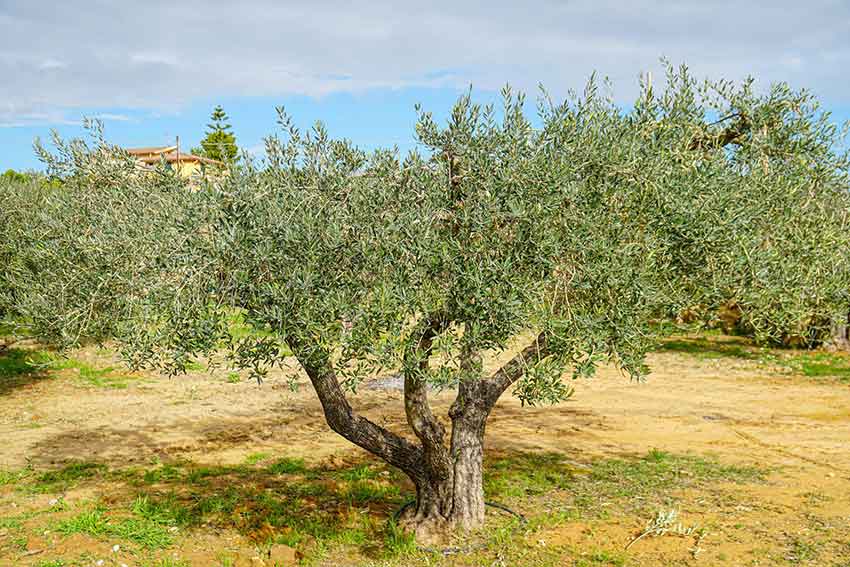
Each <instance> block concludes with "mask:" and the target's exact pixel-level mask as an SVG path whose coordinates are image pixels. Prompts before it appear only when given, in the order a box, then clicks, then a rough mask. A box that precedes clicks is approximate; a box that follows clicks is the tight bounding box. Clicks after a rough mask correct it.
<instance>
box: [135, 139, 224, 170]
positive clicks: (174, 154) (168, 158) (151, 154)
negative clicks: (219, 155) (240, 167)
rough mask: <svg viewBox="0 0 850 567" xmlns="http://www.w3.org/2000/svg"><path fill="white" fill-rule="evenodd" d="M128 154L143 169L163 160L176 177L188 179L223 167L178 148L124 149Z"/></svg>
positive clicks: (214, 161) (212, 160)
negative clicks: (212, 168)
mask: <svg viewBox="0 0 850 567" xmlns="http://www.w3.org/2000/svg"><path fill="white" fill-rule="evenodd" d="M124 151H126V152H127V153H128V154H130V155H131V156H133V157H134V158H136V161H137V162H138V163H139V165H140V166H142V167H143V168H150V167H153V166H155V165H156V164H158V163H159V162H160V161H161V160H165V162H166V164H167V165H168V166H169V167H171V168H172V169H173V170H174V171H175V172H176V173H177V174H178V175H180V176H181V177H185V178H190V177H193V176H196V175H204V174H205V173H206V170H207V168H210V167H215V168H218V169H219V171H221V170H223V169H224V167H225V165H224V164H223V163H222V162H220V161H217V160H214V159H210V158H205V157H201V156H196V155H194V154H190V153H186V152H181V151H180V146H176V145H175V146H162V147H152V148H125V149H124Z"/></svg>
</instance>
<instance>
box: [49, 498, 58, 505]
mask: <svg viewBox="0 0 850 567" xmlns="http://www.w3.org/2000/svg"><path fill="white" fill-rule="evenodd" d="M47 503H48V504H49V505H50V506H56V505H57V504H59V499H58V498H51V499H50V501H48V502H47Z"/></svg>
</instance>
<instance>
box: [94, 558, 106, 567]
mask: <svg viewBox="0 0 850 567" xmlns="http://www.w3.org/2000/svg"><path fill="white" fill-rule="evenodd" d="M103 563H104V561H103V559H98V560H97V561H95V565H97V567H100V566H101V565H103Z"/></svg>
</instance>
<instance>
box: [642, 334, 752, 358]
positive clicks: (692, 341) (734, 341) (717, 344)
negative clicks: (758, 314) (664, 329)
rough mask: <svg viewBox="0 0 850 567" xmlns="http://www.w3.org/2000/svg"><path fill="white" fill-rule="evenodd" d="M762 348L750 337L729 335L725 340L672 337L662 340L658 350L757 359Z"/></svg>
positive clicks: (711, 356)
mask: <svg viewBox="0 0 850 567" xmlns="http://www.w3.org/2000/svg"><path fill="white" fill-rule="evenodd" d="M760 350H762V349H759V348H758V347H757V346H755V345H754V344H753V342H752V341H751V340H749V339H745V338H741V337H728V338H724V340H722V341H720V340H715V339H709V338H706V337H698V338H688V337H670V338H667V339H664V340H663V341H661V344H660V345H659V347H658V349H657V351H658V352H676V353H683V354H689V355H693V356H696V357H697V358H703V359H715V358H740V359H744V360H756V359H758V358H759V356H760Z"/></svg>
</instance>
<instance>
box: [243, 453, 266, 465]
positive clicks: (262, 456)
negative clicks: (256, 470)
mask: <svg viewBox="0 0 850 567" xmlns="http://www.w3.org/2000/svg"><path fill="white" fill-rule="evenodd" d="M269 457H271V455H270V454H268V453H251V454H250V455H248V456H247V457H245V464H246V465H256V464H257V463H260V462H262V461H265V460H267V459H268V458H269Z"/></svg>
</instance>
